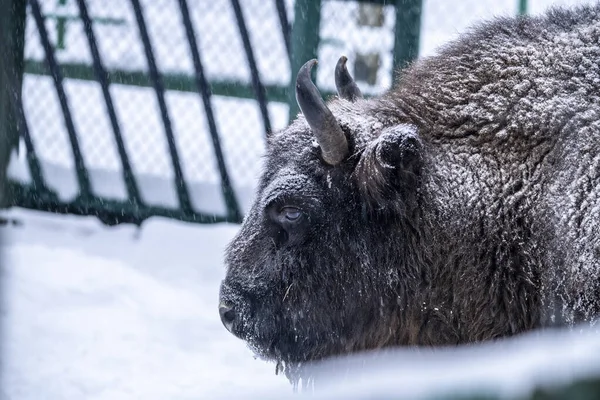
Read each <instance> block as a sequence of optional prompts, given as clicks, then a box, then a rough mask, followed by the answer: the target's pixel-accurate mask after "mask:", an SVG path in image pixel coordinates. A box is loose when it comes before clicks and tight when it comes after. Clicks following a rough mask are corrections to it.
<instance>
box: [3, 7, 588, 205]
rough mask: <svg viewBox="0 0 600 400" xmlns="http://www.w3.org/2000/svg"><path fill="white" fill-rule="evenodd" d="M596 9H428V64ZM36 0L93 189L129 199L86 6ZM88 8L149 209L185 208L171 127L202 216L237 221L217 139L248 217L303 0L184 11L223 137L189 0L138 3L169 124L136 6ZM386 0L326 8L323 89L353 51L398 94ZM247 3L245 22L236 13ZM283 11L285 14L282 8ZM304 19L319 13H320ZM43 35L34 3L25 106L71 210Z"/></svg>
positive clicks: (367, 83) (358, 74)
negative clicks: (483, 38)
mask: <svg viewBox="0 0 600 400" xmlns="http://www.w3.org/2000/svg"><path fill="white" fill-rule="evenodd" d="M591 2H592V0H590V1H584V0H571V1H567V0H562V1H559V0H529V1H523V0H424V1H423V2H422V9H421V17H420V38H419V55H420V56H426V55H430V54H433V53H434V52H435V49H436V48H437V47H438V46H440V45H442V44H443V43H445V42H447V41H448V40H451V39H453V38H455V37H456V36H457V35H459V34H460V33H461V32H464V31H465V30H466V29H467V28H468V27H469V26H470V25H472V24H473V23H475V22H477V21H479V20H481V19H485V18H491V17H493V16H495V15H515V14H517V13H518V12H519V11H520V10H521V9H522V8H523V7H524V6H526V7H527V12H528V13H530V14H531V13H534V14H535V13H539V12H541V11H543V10H545V9H546V8H547V7H549V6H551V5H559V4H560V5H574V4H582V3H591ZM38 3H39V5H40V8H41V12H42V14H43V16H44V21H45V22H44V25H45V28H46V30H47V34H48V38H49V40H50V43H51V44H52V46H53V49H54V55H55V57H56V59H57V61H58V63H59V65H60V71H61V72H62V74H63V76H64V82H63V83H64V90H65V92H66V97H67V103H68V108H69V111H70V113H71V116H72V119H73V124H74V127H75V131H76V133H77V137H78V139H79V146H80V148H81V153H82V156H83V161H84V164H85V167H86V168H87V174H88V176H89V179H90V183H91V190H92V194H93V195H94V196H97V197H99V198H102V199H109V200H110V199H113V200H119V201H127V200H130V199H129V198H128V190H127V185H126V183H125V182H124V179H123V174H122V172H123V171H122V168H123V165H122V162H121V159H120V156H119V153H118V151H117V146H116V144H115V143H116V141H115V132H114V129H113V128H112V127H111V121H110V119H109V114H108V113H107V103H106V101H105V97H104V96H103V93H102V87H101V85H100V83H99V81H98V80H97V79H96V76H95V75H94V69H93V57H92V52H91V50H90V46H89V43H88V39H87V37H86V33H85V29H84V24H83V22H82V19H81V17H80V7H79V4H78V1H77V0H43V1H39V2H38ZM85 3H86V4H87V8H88V13H89V16H90V18H91V20H92V27H93V32H94V34H95V37H96V39H97V44H98V49H99V53H100V56H101V57H100V58H101V61H102V63H103V65H104V67H105V68H106V70H107V71H108V74H109V80H111V85H110V88H109V91H110V95H111V97H112V100H113V102H114V107H115V110H116V116H117V120H118V124H119V128H120V131H121V132H120V133H121V135H122V137H123V141H124V143H125V149H126V152H127V154H128V156H129V161H130V163H131V168H132V171H133V174H134V176H135V177H136V180H137V183H138V184H139V188H140V196H141V200H142V202H143V203H144V204H147V205H151V206H152V205H156V206H161V207H167V208H170V209H177V208H178V207H180V198H179V197H178V192H177V190H178V189H177V184H178V183H177V181H176V179H175V178H176V173H175V171H174V162H173V158H172V157H173V155H172V154H171V153H172V151H170V149H169V146H168V139H167V128H166V124H170V125H171V129H172V132H173V136H174V139H175V144H176V148H177V150H178V153H179V154H178V156H179V160H178V162H179V164H180V165H181V169H182V172H183V177H184V180H185V183H186V184H187V190H188V191H189V194H190V198H191V206H192V208H193V209H194V210H195V211H197V212H201V213H205V214H209V215H215V216H226V215H227V212H228V210H227V203H226V202H225V200H224V196H223V191H222V187H221V184H222V173H221V172H220V170H219V168H218V159H217V156H216V152H215V144H214V138H213V136H214V135H215V134H216V135H218V138H219V140H220V145H221V147H222V152H223V154H224V163H225V167H226V171H227V173H228V175H229V178H230V179H231V182H232V186H233V189H234V193H235V197H236V200H237V202H238V203H239V205H240V208H241V211H242V212H244V211H246V210H247V209H248V207H249V204H250V201H251V197H252V192H253V188H254V185H255V182H256V178H257V177H258V175H259V173H260V168H261V156H262V154H263V151H264V137H265V130H266V125H267V124H268V125H270V128H271V130H278V129H281V128H283V127H285V126H286V124H287V123H288V122H289V120H290V118H293V117H294V116H293V115H291V116H290V115H289V107H288V101H289V99H290V96H289V92H288V88H289V86H290V79H291V78H292V77H293V75H295V73H296V72H297V71H295V70H294V71H292V66H291V61H290V59H291V58H290V54H289V53H288V45H289V43H287V44H286V37H285V34H284V32H285V28H282V26H283V27H285V24H286V23H287V24H289V25H290V26H291V25H293V22H294V20H295V18H296V17H298V16H295V15H294V14H295V9H296V7H295V6H296V4H295V1H294V0H285V1H281V2H279V3H278V1H264V0H243V1H230V0H212V1H189V2H187V6H188V7H189V17H190V21H191V25H192V27H193V30H194V31H195V43H196V45H197V46H198V50H199V53H200V58H201V60H202V66H203V73H204V75H205V78H206V80H207V81H208V83H209V86H210V88H211V90H212V96H211V104H210V108H211V109H212V112H213V113H214V119H215V125H216V132H211V129H210V124H209V118H208V114H207V108H206V105H205V104H204V102H203V99H202V97H201V96H200V95H199V88H198V85H197V84H196V83H197V81H196V74H197V72H198V70H197V65H195V62H194V58H193V56H192V52H191V51H190V50H191V47H190V42H189V40H188V36H187V35H186V29H185V25H184V23H183V19H182V18H183V17H182V10H181V4H180V3H181V1H180V0H143V1H141V2H140V3H141V11H142V18H143V19H144V20H145V24H146V26H147V31H148V36H149V39H150V45H151V48H152V51H153V53H154V57H155V60H156V66H157V68H158V71H159V73H160V75H161V78H162V83H163V85H164V87H165V88H166V92H165V102H166V115H165V113H164V112H161V109H160V104H159V99H158V96H157V91H156V88H155V87H154V86H153V82H152V79H151V77H150V75H151V74H150V71H149V61H148V57H147V54H146V50H145V48H144V43H143V40H141V35H140V24H139V20H138V18H139V16H137V15H136V13H135V7H133V5H132V4H133V3H134V2H130V1H123V0H87V1H86V2H85ZM375 3H384V2H375ZM387 3H389V4H387V5H380V4H372V3H369V2H362V3H361V2H356V1H340V0H336V1H334V0H322V2H321V7H320V17H318V18H319V20H320V28H319V36H320V38H319V47H318V52H317V56H318V59H319V68H318V70H317V78H316V82H317V85H318V86H319V87H320V88H321V90H322V91H323V92H324V93H332V92H333V91H334V89H335V88H334V79H333V71H334V66H335V63H336V61H337V59H338V58H339V57H340V55H342V54H343V55H346V56H347V57H348V58H349V63H348V65H349V69H350V71H351V73H352V74H353V75H354V76H355V78H356V80H357V82H358V85H359V86H360V88H361V90H362V91H363V92H364V93H366V94H368V95H369V94H370V95H375V94H378V93H381V92H383V91H384V90H386V89H388V88H389V87H390V86H391V84H392V80H393V73H392V71H393V69H394V43H395V40H396V35H395V29H396V28H397V26H396V16H397V12H396V6H395V5H394V4H395V3H397V4H400V5H402V4H405V3H407V2H406V1H398V2H392V1H389V2H387ZM413 3H414V2H413ZM417 3H418V2H417ZM236 4H237V5H239V10H237V11H239V13H236ZM400 7H401V6H400ZM282 9H284V13H283V14H281V13H279V12H280V11H281V10H282ZM240 15H241V16H240ZM300 17H301V18H313V16H311V15H302V16H300ZM241 25H245V28H246V29H247V32H248V40H249V43H250V45H251V52H252V54H250V55H249V54H248V49H247V48H246V47H245V46H244V36H243V32H242V31H243V30H244V28H243V27H241ZM291 31H292V30H291V29H290V30H289V31H288V32H291ZM40 37H41V36H40V31H39V29H38V26H36V22H35V20H34V18H33V16H32V12H31V7H28V12H27V20H26V34H25V55H24V56H25V76H24V82H23V89H22V91H23V96H22V97H23V99H22V102H23V108H24V111H25V115H26V120H27V124H28V127H29V131H30V134H31V137H32V140H33V142H34V143H35V149H36V153H37V154H36V155H37V158H38V160H39V162H40V164H41V167H42V171H43V177H44V180H45V182H46V185H47V186H48V188H49V189H50V190H53V191H55V192H56V193H57V194H58V196H59V199H60V201H64V202H69V201H72V199H73V198H75V197H76V196H77V195H78V194H79V191H80V187H79V184H78V180H77V174H76V172H75V163H74V157H73V148H72V143H71V141H70V140H69V136H68V132H67V129H66V127H65V116H64V110H63V109H61V107H60V104H59V101H58V97H57V90H56V87H55V83H54V81H53V78H52V76H51V73H52V71H50V70H49V69H48V67H47V64H46V59H47V54H46V53H45V51H44V48H43V45H42V42H41V40H40ZM250 57H253V58H254V60H255V62H256V68H257V72H258V78H259V80H260V82H259V84H260V85H262V86H264V87H265V88H266V95H267V98H268V100H269V101H268V105H267V108H266V109H267V113H266V115H265V114H264V112H261V108H260V104H259V103H258V102H257V101H256V98H257V95H256V94H257V88H256V82H253V74H252V65H251V63H250V62H249V61H250ZM304 61H306V60H304ZM21 147H22V145H21ZM25 153H26V152H25V150H24V149H23V148H21V149H20V153H19V155H18V156H14V157H13V160H12V162H11V165H10V168H9V175H10V176H11V177H12V179H13V180H15V181H19V182H24V183H28V182H30V181H31V177H30V176H29V173H28V170H27V163H26V161H25ZM124 212H127V211H124Z"/></svg>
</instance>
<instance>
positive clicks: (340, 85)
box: [335, 56, 362, 102]
mask: <svg viewBox="0 0 600 400" xmlns="http://www.w3.org/2000/svg"><path fill="white" fill-rule="evenodd" d="M346 61H348V58H347V57H346V56H341V57H340V59H339V60H338V62H337V65H336V66H335V87H336V89H337V92H338V95H339V96H340V97H341V98H342V99H346V100H348V101H352V102H353V101H355V100H356V99H360V98H362V93H361V92H360V89H359V88H358V86H357V85H356V82H354V79H352V76H351V75H350V72H348V69H347V68H346Z"/></svg>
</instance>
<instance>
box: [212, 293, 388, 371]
mask: <svg viewBox="0 0 600 400" xmlns="http://www.w3.org/2000/svg"><path fill="white" fill-rule="evenodd" d="M277 292H278V293H277V294H269V295H262V296H260V297H252V296H250V295H248V293H243V294H241V291H238V290H235V289H232V288H231V286H229V285H228V284H227V283H226V282H224V283H223V284H222V285H221V295H220V299H221V305H220V310H219V311H220V314H221V319H222V321H223V324H224V325H225V327H226V328H227V330H229V331H230V332H231V333H232V334H234V335H235V336H237V337H238V338H240V339H242V340H244V341H245V342H246V343H247V344H248V346H249V348H250V349H251V350H252V351H253V352H254V353H255V354H256V355H257V356H258V357H260V358H262V359H265V360H270V361H276V362H278V363H279V364H285V365H286V367H292V366H294V365H298V364H300V363H304V362H308V361H317V360H320V359H323V358H327V357H331V356H335V355H340V354H345V353H348V352H349V351H358V350H364V349H367V348H373V347H380V344H379V343H371V341H372V340H375V339H376V336H377V335H370V334H369V333H368V332H366V331H367V330H368V329H367V327H369V326H370V327H373V325H374V324H373V322H374V321H373V320H371V318H361V317H359V315H373V314H374V313H372V312H364V313H362V312H361V310H354V311H355V312H353V313H352V315H350V313H347V312H340V311H339V310H340V304H332V303H331V302H329V301H323V302H321V301H320V300H322V299H323V298H326V296H314V297H313V298H312V299H310V300H309V299H306V298H303V299H298V300H299V301H298V302H291V301H289V300H290V299H287V300H288V301H283V302H282V298H284V297H285V291H281V293H279V291H277ZM336 310H337V311H336ZM362 311H366V310H362ZM379 311H380V310H378V312H377V314H379ZM357 319H358V320H362V322H364V323H365V324H361V323H360V322H358V321H357ZM379 339H381V338H379Z"/></svg>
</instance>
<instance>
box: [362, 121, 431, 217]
mask: <svg viewBox="0 0 600 400" xmlns="http://www.w3.org/2000/svg"><path fill="white" fill-rule="evenodd" d="M421 149H422V145H421V141H420V139H419V136H418V133H417V128H416V127H415V126H414V125H409V124H402V125H396V126H393V127H389V128H386V129H384V130H383V131H382V132H381V134H380V135H379V136H378V137H377V138H376V139H374V140H373V141H372V142H371V143H369V145H367V147H366V148H365V150H364V151H363V152H362V154H361V156H360V159H359V161H358V163H357V165H356V169H355V175H356V178H357V181H358V185H359V187H360V189H361V191H362V192H363V195H365V196H366V197H367V199H368V200H369V202H370V203H372V204H375V205H377V208H382V207H386V204H387V203H388V202H392V203H395V202H397V201H395V200H398V194H399V192H400V193H402V194H403V195H402V196H401V197H402V198H403V199H404V200H407V198H408V195H409V194H410V193H416V186H417V184H418V178H419V174H420V168H421V156H422V154H421Z"/></svg>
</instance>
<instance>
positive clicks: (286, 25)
mask: <svg viewBox="0 0 600 400" xmlns="http://www.w3.org/2000/svg"><path fill="white" fill-rule="evenodd" d="M275 7H277V15H278V16H279V24H280V25H281V34H282V36H283V42H284V43H285V49H286V50H287V53H288V57H289V58H290V60H291V57H292V49H291V48H290V46H291V44H290V21H289V20H288V17H287V12H286V10H285V3H284V1H283V0H275Z"/></svg>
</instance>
